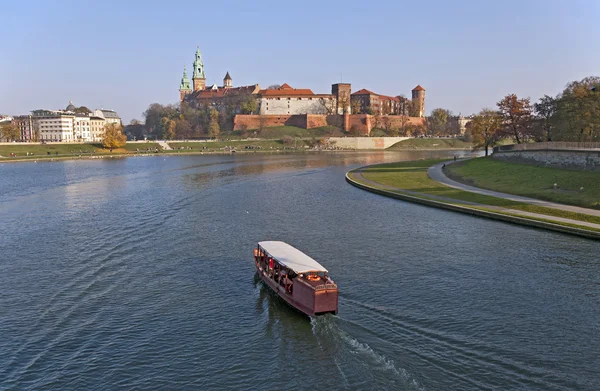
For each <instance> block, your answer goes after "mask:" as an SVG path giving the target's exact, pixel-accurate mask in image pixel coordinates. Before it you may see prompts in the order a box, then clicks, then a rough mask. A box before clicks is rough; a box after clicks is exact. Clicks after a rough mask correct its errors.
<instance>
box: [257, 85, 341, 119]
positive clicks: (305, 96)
mask: <svg viewBox="0 0 600 391" xmlns="http://www.w3.org/2000/svg"><path fill="white" fill-rule="evenodd" d="M258 99H259V104H258V105H259V113H260V114H272V115H282V114H335V112H336V111H337V108H336V101H335V97H334V96H333V95H331V94H315V93H314V92H312V90H310V89H308V88H306V89H297V88H292V87H291V86H290V85H289V84H287V83H285V84H283V85H282V86H281V87H279V88H277V89H270V90H260V91H259V92H258Z"/></svg>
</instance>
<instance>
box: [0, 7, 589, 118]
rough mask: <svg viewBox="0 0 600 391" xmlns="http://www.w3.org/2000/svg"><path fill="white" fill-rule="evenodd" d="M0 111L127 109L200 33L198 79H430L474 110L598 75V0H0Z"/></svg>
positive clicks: (143, 100)
mask: <svg viewBox="0 0 600 391" xmlns="http://www.w3.org/2000/svg"><path fill="white" fill-rule="evenodd" d="M2 14H3V18H2V20H3V21H2V23H0V48H1V52H0V113H5V114H13V115H15V114H25V113H27V112H29V111H30V110H33V109H38V108H50V109H57V108H64V107H65V106H66V105H67V104H68V101H69V100H73V103H74V104H76V105H85V106H88V107H89V108H100V107H104V108H111V109H114V110H116V111H118V112H119V113H120V114H121V116H122V117H123V119H124V121H125V122H129V121H130V120H131V119H132V118H137V119H142V112H143V111H144V110H145V109H146V108H147V106H148V105H149V104H151V103H153V102H159V103H163V104H166V103H175V102H177V101H178V91H177V89H178V87H179V81H180V78H181V73H182V69H183V65H187V67H188V70H189V69H190V68H191V64H192V61H193V57H194V51H195V50H196V46H200V49H201V51H202V55H203V58H204V64H205V68H206V76H207V83H208V84H212V83H218V84H219V85H220V84H221V83H222V79H223V76H224V75H225V72H226V71H229V72H230V74H231V76H232V77H233V83H234V85H245V84H255V83H259V84H260V85H261V86H268V85H269V84H274V83H279V84H281V83H284V82H287V83H289V84H290V85H292V86H293V87H297V88H311V89H312V90H313V91H314V92H317V93H326V92H329V91H330V88H331V87H330V86H331V84H332V83H335V82H338V81H339V80H340V74H342V75H343V80H344V81H345V82H351V83H352V90H353V91H357V90H359V89H361V88H367V89H370V90H373V91H375V92H378V93H381V94H387V95H398V94H404V95H406V96H410V91H411V89H412V88H413V87H415V86H416V85H417V84H421V85H422V86H423V87H425V88H426V89H427V102H426V107H427V111H428V112H429V111H430V110H431V109H432V108H436V107H443V108H448V109H450V110H452V111H453V112H455V113H459V112H462V113H463V114H471V113H473V112H476V111H478V110H479V109H481V108H483V107H493V106H494V104H495V102H496V101H498V100H499V99H500V98H502V97H503V96H504V95H506V94H508V93H516V94H517V95H520V96H521V95H522V96H530V97H531V98H532V99H538V98H539V97H540V96H542V95H543V94H550V95H555V94H557V93H558V92H560V90H561V89H562V88H563V87H564V85H565V84H566V83H567V82H568V81H571V80H576V79H581V78H583V77H585V76H591V75H600V51H599V50H598V42H600V23H599V22H598V15H600V1H598V0H588V1H584V0H570V1H567V0H564V1H557V0H544V1H543V0H540V1H538V0H521V1H516V0H505V1H487V0H485V1H484V0H479V1H475V0H473V1H452V2H451V1H445V0H430V1H398V0H380V1H354V0H347V1H337V0H320V1H313V0H303V1H293V2H292V1H246V0H244V1H228V0H220V1H211V2H209V1H197V0H196V1H187V0H180V1H169V2H166V1H123V0H120V1H96V2H85V1H83V2H82V1H60V0H57V1H48V0H45V1H26V0H24V1H5V2H3V5H2Z"/></svg>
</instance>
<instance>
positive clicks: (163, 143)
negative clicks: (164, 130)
mask: <svg viewBox="0 0 600 391" xmlns="http://www.w3.org/2000/svg"><path fill="white" fill-rule="evenodd" d="M156 142H157V143H158V145H160V146H161V147H162V149H163V150H165V151H170V150H171V149H173V148H171V146H170V145H169V144H168V143H167V142H166V141H163V140H160V141H159V140H156Z"/></svg>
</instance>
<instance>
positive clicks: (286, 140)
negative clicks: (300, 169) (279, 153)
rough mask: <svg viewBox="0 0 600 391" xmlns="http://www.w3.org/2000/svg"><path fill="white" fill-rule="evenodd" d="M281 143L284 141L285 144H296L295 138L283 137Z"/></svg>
mask: <svg viewBox="0 0 600 391" xmlns="http://www.w3.org/2000/svg"><path fill="white" fill-rule="evenodd" d="M281 141H282V142H283V143H284V144H292V143H293V142H294V138H293V137H292V136H283V137H282V138H281Z"/></svg>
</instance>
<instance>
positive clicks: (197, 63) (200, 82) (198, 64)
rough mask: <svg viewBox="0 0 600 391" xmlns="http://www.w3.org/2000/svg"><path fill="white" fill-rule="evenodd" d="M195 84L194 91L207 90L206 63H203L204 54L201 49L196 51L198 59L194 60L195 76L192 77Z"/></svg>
mask: <svg viewBox="0 0 600 391" xmlns="http://www.w3.org/2000/svg"><path fill="white" fill-rule="evenodd" d="M192 81H193V82H194V91H201V90H204V89H206V75H205V74H204V62H202V54H200V48H197V49H196V58H195V60H194V74H193V75H192Z"/></svg>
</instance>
